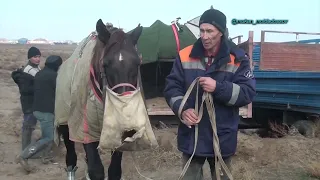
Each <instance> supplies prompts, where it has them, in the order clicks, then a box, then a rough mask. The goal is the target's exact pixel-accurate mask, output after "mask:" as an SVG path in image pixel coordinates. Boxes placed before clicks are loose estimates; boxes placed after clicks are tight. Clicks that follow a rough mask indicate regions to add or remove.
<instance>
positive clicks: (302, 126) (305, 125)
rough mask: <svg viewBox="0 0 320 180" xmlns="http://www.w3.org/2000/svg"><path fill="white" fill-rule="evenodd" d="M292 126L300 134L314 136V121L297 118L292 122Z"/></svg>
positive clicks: (308, 136)
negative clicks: (297, 119)
mask: <svg viewBox="0 0 320 180" xmlns="http://www.w3.org/2000/svg"><path fill="white" fill-rule="evenodd" d="M292 126H293V127H295V128H296V129H297V130H298V131H299V133H300V134H302V135H303V136H305V137H307V138H314V137H315V131H316V126H315V124H314V122H312V121H309V120H299V121H296V122H295V123H293V124H292Z"/></svg>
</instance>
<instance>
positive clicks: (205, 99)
mask: <svg viewBox="0 0 320 180" xmlns="http://www.w3.org/2000/svg"><path fill="white" fill-rule="evenodd" d="M199 78H200V77H197V78H196V79H195V80H194V81H193V82H192V83H191V85H190V86H189V88H188V90H187V92H186V94H185V95H184V97H183V99H182V102H181V104H180V107H179V111H178V112H179V113H178V114H179V118H180V120H181V121H182V118H181V112H182V109H183V107H184V105H185V104H186V102H187V99H188V98H189V96H190V94H191V92H192V90H193V88H194V86H195V85H197V93H196V102H195V111H196V115H198V122H197V123H199V122H200V121H201V119H202V116H203V105H204V103H206V107H207V111H208V114H209V119H210V123H211V126H212V130H213V150H214V160H215V172H216V179H217V180H221V176H223V171H222V169H221V167H222V168H223V169H224V172H225V173H226V175H227V176H228V178H229V179H230V180H233V177H232V174H231V172H230V170H229V169H228V167H227V165H226V164H225V162H224V161H223V159H222V156H221V151H220V144H219V137H218V134H217V124H216V113H215V108H214V104H213V97H212V95H211V94H210V93H208V92H204V93H203V95H202V100H201V105H200V109H199V96H198V94H199ZM194 134H195V135H194V140H195V142H194V148H193V152H192V155H191V157H190V158H189V160H188V161H187V163H186V164H185V166H184V168H183V170H182V173H181V174H180V176H179V178H178V180H182V178H183V177H184V175H185V174H186V172H187V169H188V168H189V166H190V163H191V161H192V159H193V157H194V154H195V152H196V149H197V144H198V135H199V127H198V124H196V125H195V133H194ZM131 156H132V159H133V163H134V166H135V168H136V170H137V172H138V174H139V175H140V176H141V177H143V178H145V179H146V180H153V179H151V178H148V177H146V176H144V175H142V174H141V173H140V171H139V168H138V165H137V163H136V160H135V157H134V155H133V152H131Z"/></svg>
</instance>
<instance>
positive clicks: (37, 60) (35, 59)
mask: <svg viewBox="0 0 320 180" xmlns="http://www.w3.org/2000/svg"><path fill="white" fill-rule="evenodd" d="M30 61H31V63H32V64H36V65H39V64H40V56H39V55H37V56H33V57H32V58H30Z"/></svg>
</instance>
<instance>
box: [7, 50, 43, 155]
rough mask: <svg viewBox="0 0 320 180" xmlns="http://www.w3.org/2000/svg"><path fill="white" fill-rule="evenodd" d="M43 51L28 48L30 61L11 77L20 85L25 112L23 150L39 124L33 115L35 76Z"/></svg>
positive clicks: (22, 135)
mask: <svg viewBox="0 0 320 180" xmlns="http://www.w3.org/2000/svg"><path fill="white" fill-rule="evenodd" d="M40 57H41V53H40V50H39V49H38V48H36V47H31V48H30V49H29V50H28V62H27V64H26V65H25V66H22V67H21V68H19V69H17V70H15V71H13V72H12V73H11V77H12V79H13V80H14V82H15V83H16V84H17V85H18V87H19V92H20V102H21V107H22V112H23V123H22V133H21V138H22V139H21V144H22V150H24V149H25V148H26V147H27V146H28V145H29V144H30V143H31V135H32V132H33V130H34V129H35V126H36V124H37V119H36V118H35V117H34V116H33V114H32V112H33V110H32V106H33V96H34V89H33V83H34V76H35V75H36V74H37V73H38V72H39V70H40V68H39V64H40Z"/></svg>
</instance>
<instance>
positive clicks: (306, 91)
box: [242, 30, 320, 136]
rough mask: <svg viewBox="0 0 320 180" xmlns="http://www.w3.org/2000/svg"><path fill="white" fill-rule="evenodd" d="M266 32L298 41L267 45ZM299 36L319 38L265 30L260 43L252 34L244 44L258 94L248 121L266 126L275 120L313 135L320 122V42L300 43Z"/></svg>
mask: <svg viewBox="0 0 320 180" xmlns="http://www.w3.org/2000/svg"><path fill="white" fill-rule="evenodd" d="M267 33H281V34H295V35H296V41H290V42H280V43H278V42H266V41H265V37H266V34H267ZM300 34H304V35H315V36H318V37H319V35H320V33H307V32H288V31H270V30H263V31H261V41H260V42H253V41H252V39H253V35H254V33H253V32H252V31H250V32H249V38H248V40H247V41H246V42H244V43H242V48H243V49H244V50H246V51H247V53H248V54H249V56H250V58H251V59H252V68H253V74H254V76H255V79H256V92H257V95H256V97H255V99H254V100H253V103H252V107H253V108H252V118H250V119H246V120H247V121H246V122H252V123H258V124H260V125H262V126H264V127H266V126H268V125H269V121H270V120H275V121H277V122H279V123H284V124H285V125H287V126H293V127H296V128H297V129H298V131H299V132H300V133H301V134H303V135H306V136H314V129H315V128H314V127H315V126H317V125H319V120H320V118H319V117H320V44H319V43H320V39H308V40H298V37H299V35H300ZM319 127H320V126H319Z"/></svg>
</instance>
